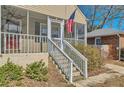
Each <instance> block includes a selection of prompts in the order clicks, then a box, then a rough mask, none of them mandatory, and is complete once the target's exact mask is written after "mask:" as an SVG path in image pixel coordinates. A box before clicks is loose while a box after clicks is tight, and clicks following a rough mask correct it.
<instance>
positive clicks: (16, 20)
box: [5, 18, 22, 34]
mask: <svg viewBox="0 0 124 93" xmlns="http://www.w3.org/2000/svg"><path fill="white" fill-rule="evenodd" d="M7 20H10V21H14V22H19V31H17V32H18V33H20V34H21V32H22V20H21V19H15V18H12V19H6V21H7ZM8 30H9V24H8V23H6V24H5V32H8V33H17V32H13V31H8Z"/></svg>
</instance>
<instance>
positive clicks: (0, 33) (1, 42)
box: [0, 5, 2, 54]
mask: <svg viewBox="0 0 124 93" xmlns="http://www.w3.org/2000/svg"><path fill="white" fill-rule="evenodd" d="M1 17H2V15H1V5H0V54H1V46H2V44H1V43H2V42H1Z"/></svg>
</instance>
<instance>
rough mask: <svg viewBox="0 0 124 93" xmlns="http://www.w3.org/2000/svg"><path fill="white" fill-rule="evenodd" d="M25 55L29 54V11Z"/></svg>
mask: <svg viewBox="0 0 124 93" xmlns="http://www.w3.org/2000/svg"><path fill="white" fill-rule="evenodd" d="M27 47H28V49H27V53H29V11H28V10H27Z"/></svg>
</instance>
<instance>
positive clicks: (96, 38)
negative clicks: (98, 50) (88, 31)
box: [95, 37, 101, 45]
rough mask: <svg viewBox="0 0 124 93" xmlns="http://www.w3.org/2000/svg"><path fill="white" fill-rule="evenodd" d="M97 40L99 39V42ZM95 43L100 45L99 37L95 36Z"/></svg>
mask: <svg viewBox="0 0 124 93" xmlns="http://www.w3.org/2000/svg"><path fill="white" fill-rule="evenodd" d="M97 40H100V42H98V43H97ZM95 45H101V37H95Z"/></svg>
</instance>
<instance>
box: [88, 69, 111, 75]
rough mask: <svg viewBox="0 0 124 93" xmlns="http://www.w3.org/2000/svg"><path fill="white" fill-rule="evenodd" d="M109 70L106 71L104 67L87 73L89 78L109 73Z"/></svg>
mask: <svg viewBox="0 0 124 93" xmlns="http://www.w3.org/2000/svg"><path fill="white" fill-rule="evenodd" d="M109 70H110V69H107V68H105V67H102V68H100V69H97V70H94V71H89V72H88V76H89V77H91V76H96V75H99V74H102V73H105V72H107V71H109Z"/></svg>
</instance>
